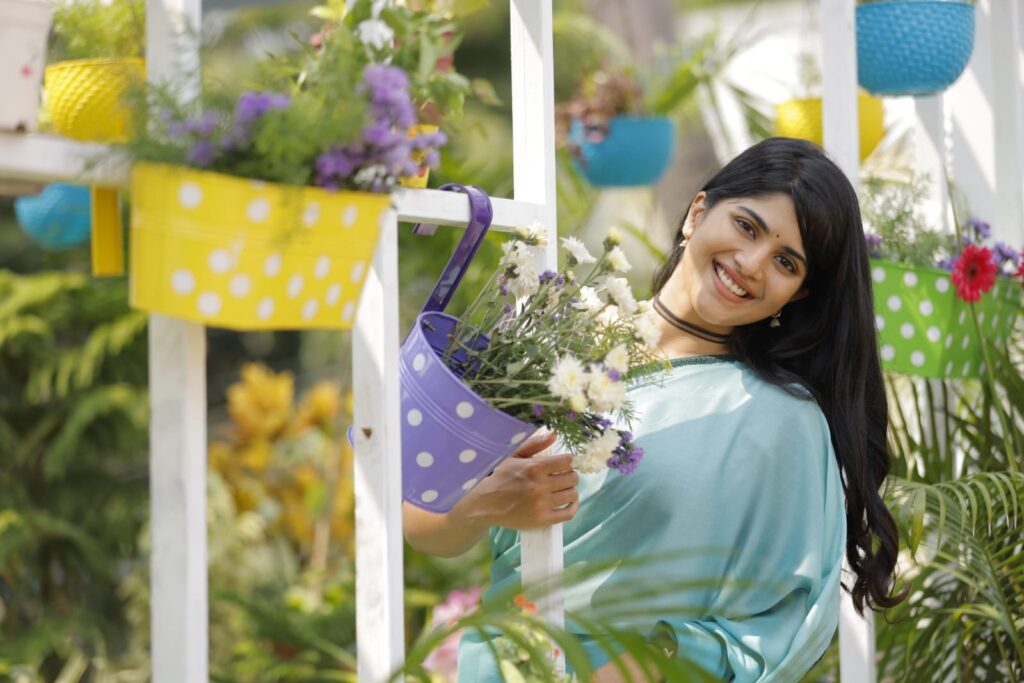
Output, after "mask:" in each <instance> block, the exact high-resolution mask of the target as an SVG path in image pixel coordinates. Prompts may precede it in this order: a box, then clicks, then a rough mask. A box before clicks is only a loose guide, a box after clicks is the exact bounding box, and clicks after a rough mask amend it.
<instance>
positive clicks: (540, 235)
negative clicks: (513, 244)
mask: <svg viewBox="0 0 1024 683" xmlns="http://www.w3.org/2000/svg"><path fill="white" fill-rule="evenodd" d="M515 236H516V238H517V239H521V240H522V241H524V242H526V243H527V244H529V245H530V246H531V247H543V246H545V245H546V244H547V243H548V231H547V230H545V229H544V226H543V225H541V224H540V221H534V222H533V223H531V224H530V225H528V226H527V227H525V228H516V230H515Z"/></svg>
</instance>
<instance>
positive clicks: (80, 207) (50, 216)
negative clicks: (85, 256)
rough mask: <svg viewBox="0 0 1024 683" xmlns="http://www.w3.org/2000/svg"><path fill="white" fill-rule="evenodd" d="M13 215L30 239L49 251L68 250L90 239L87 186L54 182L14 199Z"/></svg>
mask: <svg viewBox="0 0 1024 683" xmlns="http://www.w3.org/2000/svg"><path fill="white" fill-rule="evenodd" d="M14 215H15V216H17V218H18V223H19V224H20V225H21V228H22V230H24V231H25V233H26V234H27V235H28V236H29V238H31V240H32V241H33V242H35V243H36V244H38V245H39V246H41V247H43V248H44V249H49V250H50V251H67V250H69V249H74V248H76V247H80V246H82V245H83V244H86V243H87V242H88V241H89V234H90V232H91V226H92V219H91V216H90V200H89V188H88V187H84V186H82V185H65V184H63V183H54V184H52V185H47V186H46V188H45V189H43V191H42V192H40V193H39V194H37V195H33V196H30V197H19V198H18V199H15V200H14Z"/></svg>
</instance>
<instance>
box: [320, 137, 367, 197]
mask: <svg viewBox="0 0 1024 683" xmlns="http://www.w3.org/2000/svg"><path fill="white" fill-rule="evenodd" d="M358 165H359V159H357V158H354V156H353V155H352V154H349V152H348V151H347V150H345V149H342V148H341V147H331V148H330V149H328V150H327V151H326V152H324V153H323V154H321V155H320V156H318V157H317V158H316V172H317V185H319V186H321V187H328V186H329V185H334V187H335V188H336V187H338V185H339V183H340V182H341V181H343V180H344V179H345V178H347V177H348V176H349V175H351V174H352V172H353V171H354V170H355V169H356V167H357V166H358Z"/></svg>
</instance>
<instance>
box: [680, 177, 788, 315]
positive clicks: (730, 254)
mask: <svg viewBox="0 0 1024 683" xmlns="http://www.w3.org/2000/svg"><path fill="white" fill-rule="evenodd" d="M683 234H684V235H685V236H686V237H687V238H688V239H689V246H687V248H686V250H685V251H684V252H683V258H682V259H681V260H680V262H679V265H678V266H677V267H676V270H675V272H674V273H673V275H672V278H671V279H670V280H669V282H668V283H667V284H666V287H665V288H664V290H663V291H662V293H661V298H662V301H664V302H665V303H666V304H668V305H669V307H670V308H671V310H673V312H675V313H676V314H677V315H680V316H681V317H683V319H684V320H687V321H689V322H693V323H696V324H697V325H700V326H702V327H706V328H708V329H710V330H712V331H717V332H723V333H728V332H729V331H731V330H732V328H734V327H736V326H738V325H747V324H750V323H753V322H757V321H759V320H764V319H765V318H768V317H769V316H771V315H772V314H773V313H775V312H776V311H778V310H780V309H781V308H782V307H783V306H785V305H786V304H787V303H789V302H790V301H795V300H797V299H800V298H803V297H804V296H806V294H807V292H806V290H803V289H802V286H803V282H804V279H805V277H806V275H807V253H806V251H805V250H804V245H803V240H801V239H800V229H799V227H798V225H797V219H796V211H795V209H794V208H793V201H792V200H791V199H790V198H789V197H788V196H787V195H784V194H772V195H765V196H761V197H750V198H740V199H723V200H721V201H719V202H718V203H717V204H715V205H714V206H713V207H711V208H707V204H706V199H705V196H704V193H703V192H701V193H699V194H698V195H697V197H696V198H695V199H694V202H693V205H692V206H691V207H690V212H689V214H688V215H687V219H686V223H685V224H684V226H683ZM783 324H784V323H783Z"/></svg>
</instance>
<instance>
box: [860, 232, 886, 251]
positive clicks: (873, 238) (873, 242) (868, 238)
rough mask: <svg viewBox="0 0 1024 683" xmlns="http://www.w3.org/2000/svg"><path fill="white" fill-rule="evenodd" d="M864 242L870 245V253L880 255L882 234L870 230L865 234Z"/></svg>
mask: <svg viewBox="0 0 1024 683" xmlns="http://www.w3.org/2000/svg"><path fill="white" fill-rule="evenodd" d="M864 242H865V243H866V244H867V245H868V254H870V255H871V256H875V257H877V256H878V255H879V252H878V247H879V245H880V244H881V243H882V236H881V235H875V234H874V233H870V232H868V233H865V234H864Z"/></svg>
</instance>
